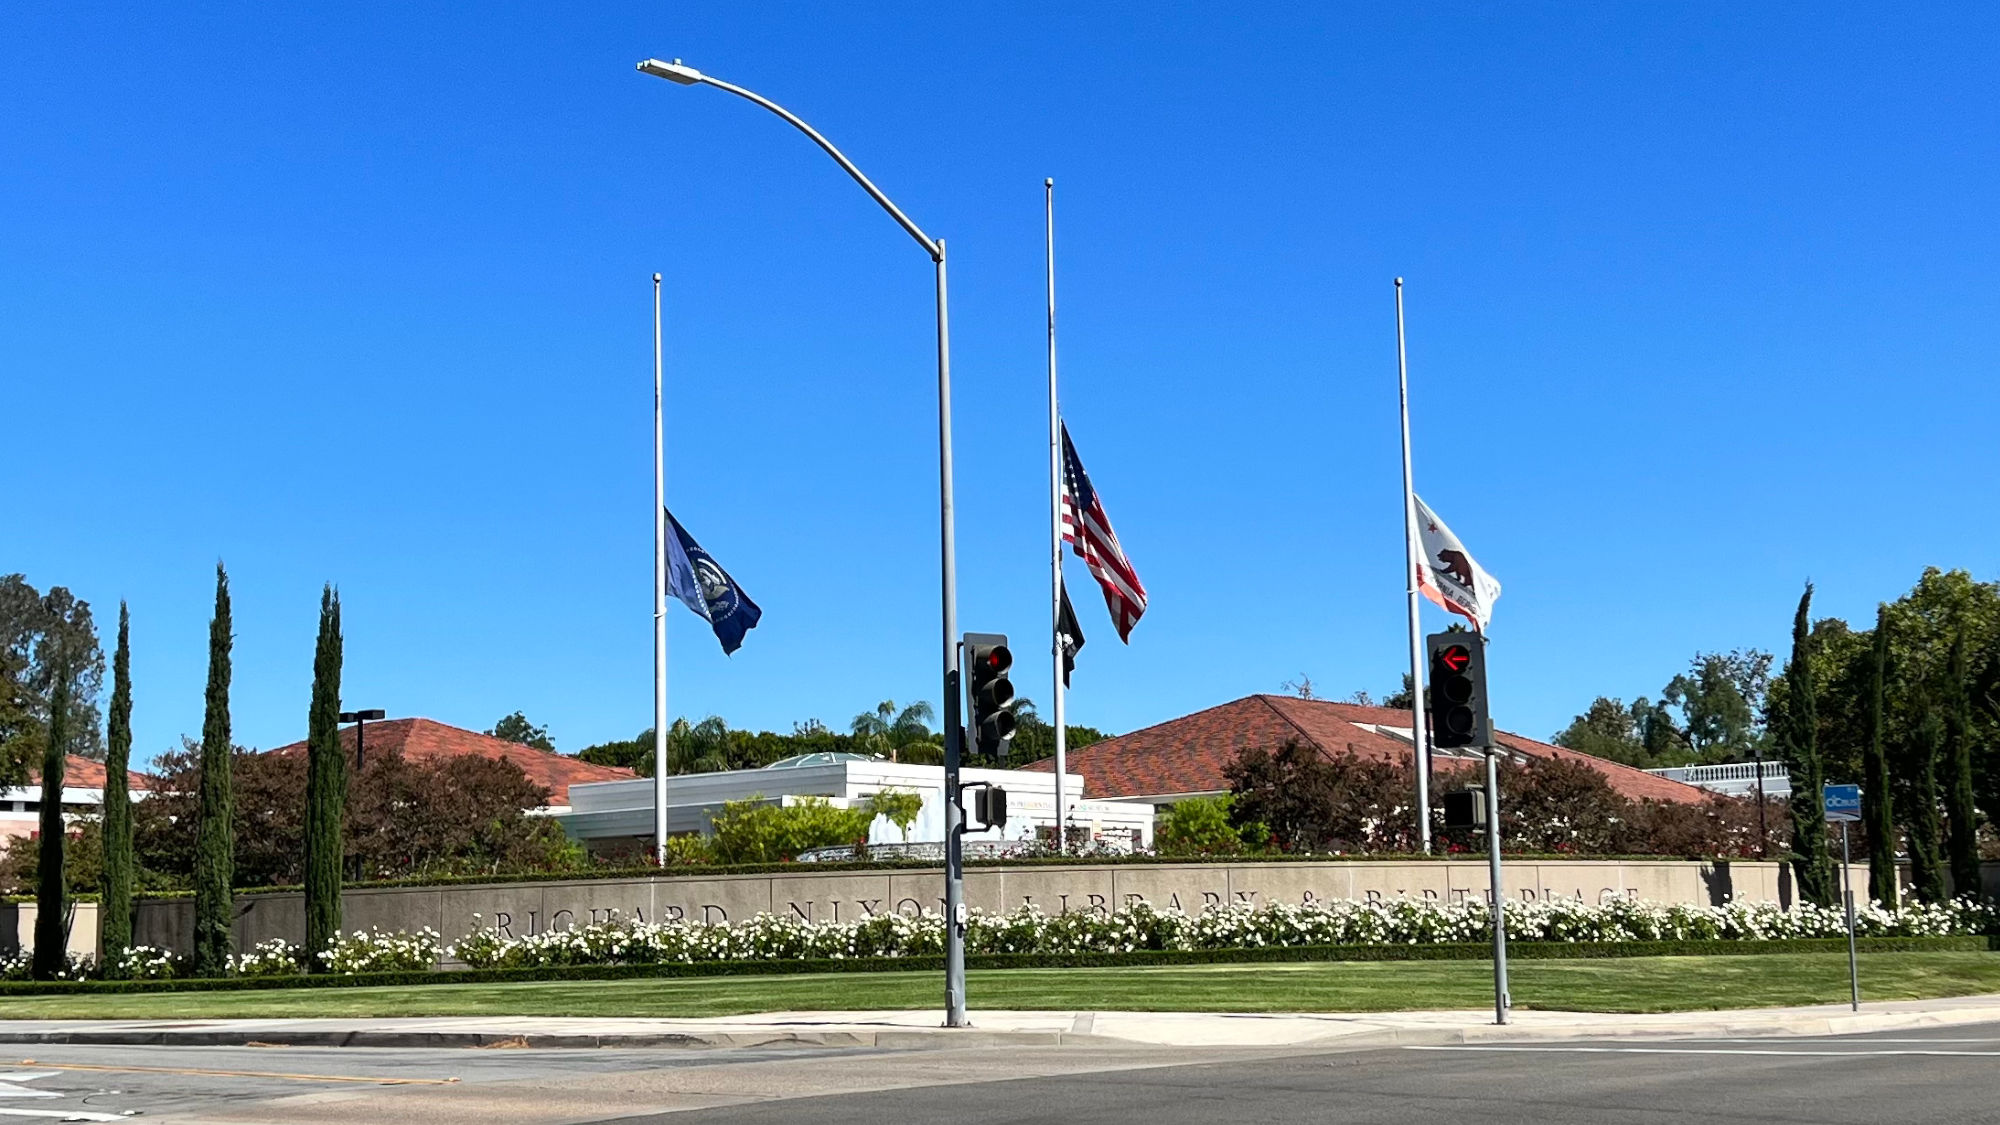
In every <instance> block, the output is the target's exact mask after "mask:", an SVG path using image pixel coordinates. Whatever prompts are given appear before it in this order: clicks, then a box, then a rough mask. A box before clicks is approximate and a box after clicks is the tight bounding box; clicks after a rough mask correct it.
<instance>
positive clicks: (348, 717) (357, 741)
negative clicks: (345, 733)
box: [335, 707, 387, 883]
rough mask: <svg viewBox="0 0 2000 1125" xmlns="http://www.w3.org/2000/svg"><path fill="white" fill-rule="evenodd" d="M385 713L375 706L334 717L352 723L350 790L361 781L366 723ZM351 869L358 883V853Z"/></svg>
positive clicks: (364, 755)
mask: <svg viewBox="0 0 2000 1125" xmlns="http://www.w3.org/2000/svg"><path fill="white" fill-rule="evenodd" d="M386 715H387V712H385V711H383V710H382V709H381V708H379V707H377V708H373V709H371V710H367V711H342V712H341V713H340V714H339V715H338V716H336V717H335V721H336V722H342V723H353V724H354V776H353V777H351V778H349V779H348V786H349V789H350V790H351V789H352V787H353V786H355V785H357V784H359V783H360V781H361V767H362V765H363V764H364V762H365V760H366V755H367V751H368V724H369V723H370V722H373V721H379V720H381V719H382V718H383V717H384V716H386ZM353 870H354V873H353V879H354V881H355V882H357V883H359V882H360V881H361V857H360V856H358V855H357V856H355V857H354V865H353Z"/></svg>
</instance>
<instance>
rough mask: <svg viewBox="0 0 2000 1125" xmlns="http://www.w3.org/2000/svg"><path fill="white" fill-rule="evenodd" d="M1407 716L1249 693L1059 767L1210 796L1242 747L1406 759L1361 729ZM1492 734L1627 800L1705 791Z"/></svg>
mask: <svg viewBox="0 0 2000 1125" xmlns="http://www.w3.org/2000/svg"><path fill="white" fill-rule="evenodd" d="M1410 722H1411V720H1410V712H1408V711H1406V710H1401V709H1398V708H1392V707H1367V706H1362V705H1360V704H1355V703H1330V702H1326V701H1324V700H1318V699H1297V698H1294V697H1292V696H1287V695H1251V696H1245V697H1244V698H1242V699H1238V700H1235V701H1233V702H1229V703H1224V704H1221V705H1220V706H1216V707H1210V708H1209V709H1207V710H1205V711H1197V712H1195V713H1194V714H1192V715H1187V716H1184V717H1182V718H1178V719H1172V720H1169V721H1167V722H1164V723H1160V724H1158V725H1155V726H1150V727H1146V728H1145V729H1143V730H1135V731H1133V732H1132V733H1130V734H1124V735H1119V736H1118V737H1116V738H1107V739H1105V740H1104V741H1102V742H1098V743H1095V744H1093V745H1090V746H1086V747H1084V748H1083V749H1081V750H1072V751H1070V752H1069V755H1068V761H1067V762H1066V763H1065V764H1066V765H1067V766H1068V768H1069V770H1070V772H1072V773H1076V774H1080V775H1082V777H1083V780H1084V792H1085V793H1087V794H1088V795H1090V796H1091V797H1097V798H1108V797H1168V796H1178V795H1182V794H1187V793H1215V792H1220V791H1222V790H1225V789H1228V788H1229V782H1228V780H1227V779H1225V778H1224V777H1223V775H1222V770H1223V767H1224V766H1226V765H1228V764H1229V761H1230V760H1231V759H1232V758H1234V757H1235V756H1236V754H1237V752H1238V751H1241V750H1244V749H1247V748H1250V747H1261V748H1263V749H1267V750H1275V749H1277V748H1278V747H1279V746H1282V745H1284V744H1285V743H1286V742H1287V741H1290V740H1295V739H1296V740H1299V741H1303V742H1307V743H1310V744H1312V745H1313V746H1316V747H1318V748H1319V749H1320V750H1321V751H1323V752H1325V753H1328V754H1339V753H1344V752H1347V751H1352V752H1353V753H1355V754H1358V755H1360V756H1362V757H1364V758H1373V759H1376V760H1378V761H1391V760H1406V759H1408V757H1409V756H1410V743H1409V739H1408V736H1407V734H1406V735H1405V736H1403V737H1400V738H1399V737H1396V736H1394V735H1388V734H1383V733H1381V732H1380V731H1376V730H1371V729H1369V728H1370V727H1376V726H1380V727H1391V728H1397V729H1400V730H1403V731H1406V732H1407V731H1408V730H1409V728H1410ZM1498 738H1499V741H1500V744H1501V745H1503V746H1505V747H1507V748H1508V749H1510V750H1513V751H1515V752H1517V753H1520V754H1524V755H1527V756H1528V757H1533V758H1575V759H1579V760H1581V761H1583V762H1586V763H1588V764H1589V765H1590V766H1591V767H1592V768H1594V769H1596V770H1597V771H1598V772H1599V773H1602V774H1603V775H1604V776H1605V779H1606V780H1607V781H1609V782H1610V783H1611V787H1612V788H1613V789H1616V790H1617V791H1618V792H1620V793H1622V794H1624V795H1625V796H1626V797H1628V798H1631V799H1633V800H1639V799H1642V798H1644V799H1651V800H1655V801H1678V802H1688V803H1693V802H1699V801H1703V800H1706V799H1707V798H1708V796H1709V793H1708V792H1707V791H1706V790H1703V789H1699V788H1697V787H1695V786H1692V785H1687V784H1684V783H1682V782H1678V781H1669V780H1667V779H1666V778H1664V777H1658V776H1655V775H1653V774H1650V773H1647V772H1646V771H1644V770H1641V769H1634V768H1633V767H1631V766H1625V765H1620V764H1618V763H1617V762H1609V761H1605V760H1604V759H1602V758H1593V757H1591V756H1590V755H1588V754H1579V753H1577V752H1576V751H1574V750H1564V749H1562V748H1560V747H1556V746H1550V745H1548V744H1547V743H1543V742H1537V741H1535V740H1534V739H1531V738H1523V737H1521V736H1520V735H1516V734H1509V733H1506V732H1504V731H1502V732H1499V733H1498ZM1436 763H1437V766H1438V767H1439V768H1440V769H1450V768H1452V767H1451V764H1450V762H1449V761H1448V760H1447V759H1446V758H1444V757H1443V756H1442V755H1440V756H1439V757H1438V758H1437V759H1436ZM1024 768H1026V769H1031V770H1041V771H1044V772H1047V771H1050V770H1053V769H1054V768H1055V763H1054V761H1052V760H1049V759H1044V760H1042V761H1039V762H1035V763H1033V764H1031V765H1028V766H1026V767H1024Z"/></svg>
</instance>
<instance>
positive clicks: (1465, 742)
mask: <svg viewBox="0 0 2000 1125" xmlns="http://www.w3.org/2000/svg"><path fill="white" fill-rule="evenodd" d="M1425 642H1426V643H1427V644H1428V645H1429V647H1430V653H1431V685H1430V686H1431V690H1430V697H1429V699H1428V700H1427V702H1428V703H1429V704H1430V708H1429V710H1430V719H1431V742H1432V744H1433V745H1436V746H1439V747H1455V746H1479V747H1483V746H1487V745H1489V744H1491V743H1492V741H1493V725H1492V722H1491V721H1490V720H1489V719H1488V717H1487V713H1486V639H1485V638H1484V637H1481V636H1480V635H1479V634H1477V633H1433V634H1431V635H1430V636H1429V637H1426V638H1425Z"/></svg>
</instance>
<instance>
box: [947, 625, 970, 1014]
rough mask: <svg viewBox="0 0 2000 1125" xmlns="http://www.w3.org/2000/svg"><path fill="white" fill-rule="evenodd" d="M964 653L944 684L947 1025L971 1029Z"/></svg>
mask: <svg viewBox="0 0 2000 1125" xmlns="http://www.w3.org/2000/svg"><path fill="white" fill-rule="evenodd" d="M959 657H960V652H959V649H958V647H957V646H956V645H954V646H952V658H951V667H950V669H949V670H948V671H947V672H946V673H945V680H944V683H945V688H944V1025H945V1026H946V1027H969V1026H971V1021H969V1020H967V1019H966V1018H965V852H964V851H963V842H964V840H963V838H964V836H965V808H964V806H963V805H961V804H960V803H959V802H960V800H961V794H962V792H963V790H962V788H961V787H960V785H959V780H958V771H959V767H960V766H961V765H962V764H963V760H964V758H965V728H964V727H962V726H961V725H960V720H961V716H962V715H963V714H964V711H963V710H962V709H961V708H960V706H959V692H960V690H961V688H960V681H959V676H960V669H962V668H963V667H964V663H963V661H961V660H960V659H959Z"/></svg>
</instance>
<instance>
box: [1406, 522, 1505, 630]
mask: <svg viewBox="0 0 2000 1125" xmlns="http://www.w3.org/2000/svg"><path fill="white" fill-rule="evenodd" d="M1412 499H1414V500H1416V502H1417V542H1418V544H1419V545H1420V546H1421V547H1422V548H1423V558H1422V559H1421V560H1420V561H1419V562H1418V563H1417V589H1419V590H1422V591H1423V594H1424V596H1425V597H1427V598H1429V599H1430V600H1432V601H1434V602H1436V603H1437V604H1438V606H1439V607H1440V608H1443V609H1447V610H1450V611H1451V612H1453V613H1456V614H1458V615H1459V616H1461V617H1464V618H1466V619H1467V620H1469V621H1471V622H1472V625H1473V627H1474V628H1476V629H1478V630H1479V631H1480V632H1482V633H1484V632H1485V631H1486V624H1487V622H1489V621H1492V620H1493V603H1494V602H1496V601H1499V600H1500V583H1499V581H1497V580H1496V579H1495V578H1494V577H1493V576H1492V575H1490V574H1488V573H1486V571H1485V570H1484V569H1482V568H1481V567H1480V565H1479V564H1478V563H1476V562H1474V561H1472V556H1471V555H1469V554H1467V553H1466V551H1465V544H1463V543H1460V542H1459V541H1458V536H1456V535H1453V534H1452V533H1451V528H1448V527H1446V526H1445V525H1444V521H1443V520H1441V519H1439V518H1438V517H1437V513H1436V512H1433V511H1431V510H1430V508H1429V507H1427V506H1425V504H1424V502H1423V500H1422V499H1421V498H1418V497H1414V496H1413V497H1412Z"/></svg>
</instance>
